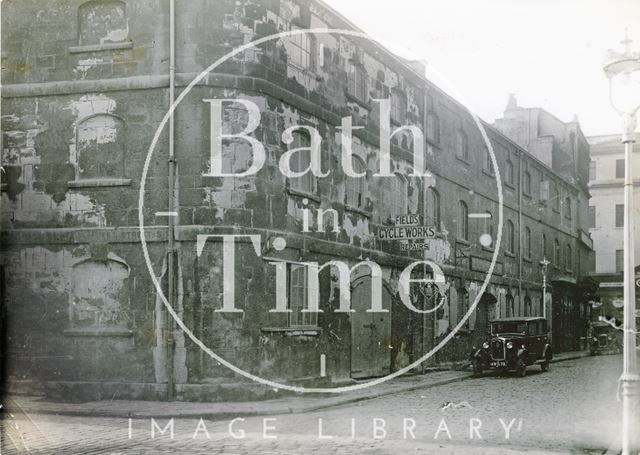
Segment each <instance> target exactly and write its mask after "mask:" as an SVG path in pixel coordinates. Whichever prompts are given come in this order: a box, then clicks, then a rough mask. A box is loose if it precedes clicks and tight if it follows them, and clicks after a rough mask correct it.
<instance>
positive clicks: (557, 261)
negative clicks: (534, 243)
mask: <svg viewBox="0 0 640 455" xmlns="http://www.w3.org/2000/svg"><path fill="white" fill-rule="evenodd" d="M553 262H554V264H553V265H555V266H556V267H558V268H560V267H562V258H561V251H560V242H558V239H555V240H554V241H553Z"/></svg>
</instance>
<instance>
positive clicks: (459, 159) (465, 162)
mask: <svg viewBox="0 0 640 455" xmlns="http://www.w3.org/2000/svg"><path fill="white" fill-rule="evenodd" d="M456 159H457V160H458V161H462V162H463V163H464V164H466V165H467V166H471V163H470V162H469V160H467V159H466V158H463V157H461V156H458V155H456Z"/></svg>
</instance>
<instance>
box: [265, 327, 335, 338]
mask: <svg viewBox="0 0 640 455" xmlns="http://www.w3.org/2000/svg"><path fill="white" fill-rule="evenodd" d="M260 330H261V331H262V332H265V333H282V334H284V336H288V337H294V336H318V335H320V333H321V332H322V329H321V328H320V327H262V328H261V329H260Z"/></svg>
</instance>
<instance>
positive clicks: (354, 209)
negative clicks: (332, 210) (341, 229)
mask: <svg viewBox="0 0 640 455" xmlns="http://www.w3.org/2000/svg"><path fill="white" fill-rule="evenodd" d="M344 208H345V210H347V211H349V212H353V213H357V214H358V215H362V216H364V217H366V218H371V215H372V214H371V213H370V212H367V211H366V210H364V209H361V208H358V207H354V206H353V205H349V204H346V205H345V206H344Z"/></svg>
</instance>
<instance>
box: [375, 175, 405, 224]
mask: <svg viewBox="0 0 640 455" xmlns="http://www.w3.org/2000/svg"><path fill="white" fill-rule="evenodd" d="M381 190H382V194H381V199H382V205H383V206H384V209H385V212H386V213H387V214H388V216H390V217H391V218H394V217H395V216H396V215H404V214H406V213H407V182H406V181H405V180H404V178H403V177H402V176H401V175H399V174H396V175H395V177H386V178H384V179H383V184H382V186H381Z"/></svg>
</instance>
